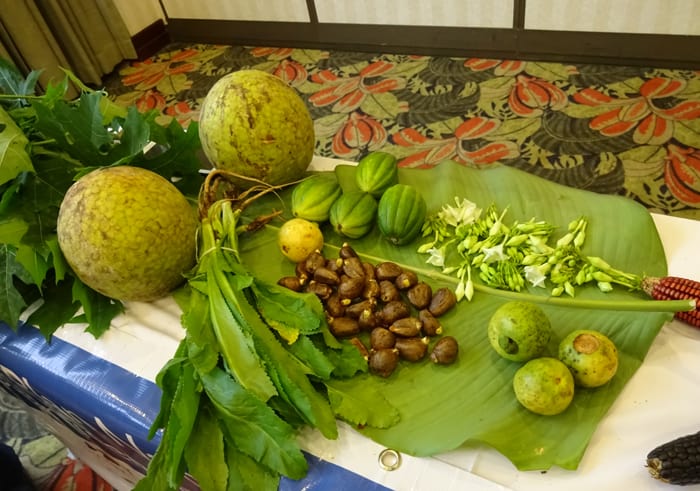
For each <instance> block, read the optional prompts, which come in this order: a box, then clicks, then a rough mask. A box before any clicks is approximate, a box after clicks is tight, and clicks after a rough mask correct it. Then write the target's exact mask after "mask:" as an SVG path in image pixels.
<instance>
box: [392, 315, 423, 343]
mask: <svg viewBox="0 0 700 491" xmlns="http://www.w3.org/2000/svg"><path fill="white" fill-rule="evenodd" d="M420 329H421V321H420V319H418V318H417V317H404V318H403V319H398V320H396V321H394V322H392V324H391V325H390V326H389V330H390V331H391V332H393V333H394V334H396V335H397V336H401V337H404V338H412V337H415V336H420Z"/></svg>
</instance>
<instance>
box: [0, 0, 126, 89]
mask: <svg viewBox="0 0 700 491" xmlns="http://www.w3.org/2000/svg"><path fill="white" fill-rule="evenodd" d="M0 56H3V57H4V58H6V59H9V60H10V61H11V62H13V63H14V64H15V65H16V66H17V68H19V70H20V71H22V72H23V73H25V74H26V73H28V72H29V71H30V70H32V69H35V70H43V71H42V74H41V76H40V77H39V84H40V85H41V86H42V87H46V86H47V84H48V83H49V81H51V80H55V81H58V80H61V79H63V77H64V74H63V72H62V71H61V68H66V69H69V70H71V71H72V72H73V73H75V74H76V75H77V77H78V78H79V79H80V80H82V81H83V82H85V83H86V84H89V85H93V86H97V87H99V86H100V85H101V84H102V77H103V76H104V75H105V74H108V73H110V72H111V71H112V70H113V69H114V68H115V67H116V66H117V64H119V63H120V62H121V61H123V60H125V59H134V58H136V50H135V49H134V46H133V44H132V43H131V36H130V34H129V31H128V29H127V27H126V25H125V24H124V21H123V19H122V18H121V14H120V13H119V10H118V9H117V7H116V5H115V4H114V1H113V0H21V1H18V0H0ZM69 95H77V93H73V94H69Z"/></svg>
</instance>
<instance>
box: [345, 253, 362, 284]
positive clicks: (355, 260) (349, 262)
mask: <svg viewBox="0 0 700 491" xmlns="http://www.w3.org/2000/svg"><path fill="white" fill-rule="evenodd" d="M343 273H345V274H346V275H348V276H349V277H350V278H362V279H364V277H365V268H364V267H363V266H362V261H360V258H359V257H357V256H354V257H349V258H347V259H343Z"/></svg>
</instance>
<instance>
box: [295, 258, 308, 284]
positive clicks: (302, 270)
mask: <svg viewBox="0 0 700 491" xmlns="http://www.w3.org/2000/svg"><path fill="white" fill-rule="evenodd" d="M294 274H295V275H296V276H297V278H299V283H301V284H302V285H303V284H305V283H306V282H307V281H309V276H310V275H309V272H308V271H307V270H306V261H301V262H298V263H297V264H296V266H294Z"/></svg>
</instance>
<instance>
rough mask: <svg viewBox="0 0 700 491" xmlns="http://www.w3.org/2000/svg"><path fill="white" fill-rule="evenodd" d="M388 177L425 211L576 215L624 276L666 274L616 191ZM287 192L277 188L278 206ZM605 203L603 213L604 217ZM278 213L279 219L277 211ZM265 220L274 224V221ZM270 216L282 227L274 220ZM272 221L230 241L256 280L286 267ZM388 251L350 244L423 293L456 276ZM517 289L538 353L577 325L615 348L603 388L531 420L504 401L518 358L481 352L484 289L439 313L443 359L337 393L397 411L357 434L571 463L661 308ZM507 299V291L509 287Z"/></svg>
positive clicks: (596, 250)
mask: <svg viewBox="0 0 700 491" xmlns="http://www.w3.org/2000/svg"><path fill="white" fill-rule="evenodd" d="M336 175H337V176H338V177H339V179H340V180H341V181H343V182H346V181H348V180H353V179H354V168H353V167H352V166H341V167H339V168H337V169H336ZM399 180H400V182H404V183H406V184H410V185H413V186H415V187H417V188H418V189H419V190H420V191H422V192H423V196H424V197H425V199H426V201H427V203H428V210H429V212H436V211H437V210H439V209H440V207H442V206H443V205H444V204H447V203H453V198H454V197H455V196H460V197H463V198H468V199H469V200H471V201H474V202H475V203H477V205H478V206H480V207H482V208H486V207H488V206H489V205H490V204H492V203H493V204H494V205H496V206H497V207H498V208H499V209H506V208H507V209H508V215H507V217H508V219H509V220H520V221H527V220H529V219H530V218H533V217H537V218H538V219H541V220H546V221H547V222H549V223H552V224H555V225H558V226H560V227H561V229H562V230H561V231H560V232H559V233H560V234H561V235H563V232H564V231H565V230H566V226H567V224H568V223H569V222H571V221H572V220H574V219H578V218H580V217H581V216H585V217H587V218H588V220H589V226H588V231H587V239H586V243H585V244H584V253H586V254H589V255H595V256H599V257H602V258H604V259H605V260H606V261H607V262H608V263H610V264H611V265H613V266H614V267H615V268H618V269H621V270H624V271H628V272H631V273H636V274H647V275H651V276H664V275H665V274H666V273H667V269H666V259H665V255H664V249H663V245H662V243H661V240H660V238H659V235H658V232H657V230H656V227H655V225H654V221H653V219H652V217H651V215H650V214H649V212H648V211H647V210H646V209H645V208H644V207H643V206H641V205H640V204H638V203H636V202H634V201H633V200H631V199H627V198H624V197H621V196H612V195H600V194H595V193H591V192H586V191H583V190H580V189H575V188H569V187H566V186H562V185H559V184H555V183H553V182H550V181H546V180H544V179H541V178H538V177H537V176H534V175H532V174H529V173H526V172H523V171H518V170H516V169H512V168H508V167H506V166H499V165H494V166H490V167H488V168H485V169H481V170H480V169H473V168H468V167H464V166H460V165H458V164H456V163H454V162H444V163H442V164H441V165H439V166H437V167H435V168H433V169H430V170H417V169H416V170H413V169H401V170H400V174H399ZM290 194H291V191H289V192H285V193H282V195H281V196H282V197H283V198H284V200H285V204H288V203H289V201H288V199H289V196H290ZM273 206H274V207H275V208H276V209H280V208H281V206H280V204H279V201H273V200H272V199H270V200H263V201H260V202H256V203H254V204H253V205H252V206H251V207H250V208H249V209H248V210H247V212H246V217H252V216H256V215H259V214H262V213H263V212H265V211H268V212H269V208H270V207H273ZM610 210H615V213H611V212H610ZM290 215H291V214H289V213H288V212H287V214H284V215H283V216H282V218H283V219H285V218H289V217H290ZM276 223H277V222H276ZM278 223H282V220H280V221H279V222H278ZM277 231H278V228H277V226H276V225H274V224H272V225H268V226H267V227H266V228H265V229H264V230H260V231H259V232H256V233H255V234H247V235H246V236H245V237H243V238H242V240H241V242H240V247H239V249H240V253H241V257H242V259H243V261H244V263H245V264H246V267H247V268H248V269H249V270H250V271H251V272H252V273H253V274H254V275H255V276H256V278H257V279H259V280H260V281H270V282H275V281H277V280H278V279H279V278H280V277H282V276H287V275H289V274H292V268H293V267H292V266H291V265H290V264H289V263H288V262H285V261H284V260H281V259H280V260H279V261H274V260H270V258H273V257H279V251H278V247H277V243H276V235H277ZM323 231H324V237H325V239H326V245H325V246H324V253H325V254H326V256H327V257H336V256H337V254H338V250H339V248H340V246H341V245H342V243H343V242H344V241H346V240H347V239H344V238H343V237H340V236H338V235H337V234H336V233H335V232H334V231H333V230H332V227H330V226H327V225H326V226H324V229H323ZM422 242H423V241H422V240H421V239H417V240H416V241H414V242H413V243H411V244H407V245H404V246H401V247H396V246H393V245H392V244H390V243H389V242H388V241H386V240H384V239H382V237H381V236H380V234H379V232H378V231H377V230H374V231H372V232H371V233H370V234H368V235H367V236H365V237H363V238H362V239H359V240H356V241H352V246H353V248H354V249H355V250H356V251H358V252H359V253H360V254H361V256H362V257H363V259H365V260H368V261H370V262H372V263H374V264H376V263H378V262H380V261H383V260H392V261H395V262H398V263H400V264H402V265H404V266H405V267H409V268H411V269H413V270H414V271H416V272H417V273H418V275H419V276H420V277H421V278H424V279H425V280H426V281H427V282H429V283H430V284H431V285H432V286H433V287H434V288H435V287H439V286H448V287H451V288H455V286H456V280H455V279H453V278H448V277H445V276H443V275H440V274H439V273H440V272H439V270H437V269H435V268H433V267H432V266H429V265H427V264H426V263H425V260H426V259H427V257H426V256H425V255H419V254H417V253H416V249H417V247H418V246H419V245H420V244H421V243H422ZM527 294H528V295H532V296H534V297H533V298H536V299H538V300H539V301H541V305H542V307H543V309H544V310H545V312H546V313H547V314H548V316H549V317H550V319H551V322H552V327H553V329H554V336H553V339H552V342H551V344H550V346H549V347H548V351H547V352H548V353H551V354H555V353H556V348H557V342H558V341H559V340H560V339H562V338H563V337H564V336H565V335H566V334H568V333H569V332H570V330H571V329H573V328H580V327H588V328H592V329H597V330H600V331H601V332H603V333H605V334H606V335H608V336H609V337H610V338H611V339H612V340H613V341H614V342H615V344H616V345H617V347H618V350H619V352H620V367H619V371H618V373H617V375H616V376H615V378H614V379H613V381H612V383H610V384H608V385H606V386H604V387H601V388H599V389H597V390H594V391H579V393H577V395H576V396H575V397H574V401H573V403H572V405H571V406H570V408H569V409H568V410H567V411H565V412H564V413H562V414H560V415H557V416H553V417H547V418H543V417H541V416H538V415H535V414H533V413H530V412H529V411H527V410H526V409H524V408H523V407H522V406H520V404H519V403H518V402H517V401H516V400H515V398H514V396H513V392H512V377H513V374H514V373H515V371H516V370H517V368H518V366H519V365H518V364H516V363H511V362H508V361H507V360H504V359H501V358H500V357H499V356H498V355H497V354H496V353H495V352H494V351H493V350H492V348H491V347H490V344H489V341H488V338H487V333H486V326H487V325H488V321H489V319H490V317H491V315H492V313H493V312H494V311H495V310H496V309H497V308H498V307H499V306H500V305H502V304H503V303H504V302H505V301H507V300H510V299H511V298H512V297H511V298H507V297H504V296H501V295H504V293H501V292H494V294H487V293H483V292H481V291H477V292H476V294H475V297H474V299H473V300H472V301H471V302H466V301H463V302H461V303H459V304H458V305H457V306H456V307H455V308H454V309H452V310H451V311H450V312H448V313H447V314H445V315H444V316H443V317H442V318H441V322H442V325H443V329H444V331H445V334H449V335H452V336H454V337H455V338H456V339H457V341H458V343H459V346H460V356H459V358H458V359H457V361H456V362H455V363H454V364H453V365H450V366H439V365H435V364H432V363H410V364H409V363H401V364H400V366H399V368H398V370H397V371H395V372H394V374H393V375H392V376H391V378H390V379H389V380H383V379H382V380H380V379H381V377H366V378H365V377H355V378H353V379H351V380H350V381H348V386H347V390H346V391H345V392H346V393H353V394H357V397H358V398H359V397H360V394H361V393H362V392H364V391H367V390H376V391H379V392H380V393H381V394H382V395H383V396H384V397H385V398H386V400H387V401H388V402H389V403H390V404H391V405H392V406H394V407H396V408H397V410H398V411H399V412H400V414H401V421H399V423H397V424H396V425H394V426H392V427H390V428H386V429H377V428H371V427H368V428H365V429H363V430H361V431H362V432H363V433H364V434H365V435H367V436H368V437H370V438H372V439H373V440H375V441H377V442H379V443H380V444H381V445H384V446H387V447H391V448H395V449H396V450H398V451H403V452H407V453H409V454H412V455H421V456H426V455H435V454H439V453H442V452H447V451H450V450H453V449H456V448H459V447H461V446H466V447H469V446H472V445H475V444H476V443H477V442H479V443H481V444H485V445H489V446H492V447H493V448H495V449H496V450H498V451H499V452H501V453H502V454H503V455H504V456H506V457H507V458H508V459H510V460H511V461H512V462H513V463H514V465H515V466H516V467H518V468H519V469H548V468H550V467H551V466H555V465H556V466H560V467H563V468H565V469H575V468H576V467H577V466H578V464H579V462H580V460H581V458H582V456H583V454H584V452H585V450H586V447H587V445H588V442H589V441H590V438H591V436H592V435H593V433H594V431H595V430H596V428H597V427H598V424H599V423H600V421H601V419H602V418H603V416H604V415H605V413H606V411H607V410H608V408H610V406H611V405H612V404H613V403H614V402H615V400H616V398H617V397H618V396H619V394H620V393H621V392H622V390H623V389H624V387H625V384H626V383H627V382H628V381H629V380H630V378H631V377H632V375H633V374H634V373H635V371H636V370H637V369H638V368H639V366H640V364H641V363H642V361H643V360H644V357H645V355H646V353H647V351H648V349H649V347H650V346H651V344H652V342H653V341H654V339H655V337H656V335H657V334H658V332H659V330H660V329H661V326H662V325H663V324H664V323H665V322H666V321H668V320H670V319H671V314H669V313H659V312H636V311H617V310H590V309H588V308H577V307H576V305H577V302H579V301H580V300H597V301H600V302H606V301H631V302H637V303H638V304H640V305H646V303H647V302H649V299H648V297H646V296H645V295H644V294H643V293H640V292H629V291H626V290H624V289H614V290H613V291H612V292H610V293H607V294H606V293H602V292H600V291H599V290H598V289H597V288H596V287H595V286H591V287H585V288H581V289H580V291H579V290H577V297H576V298H574V299H571V302H570V303H569V304H568V305H566V306H555V305H554V304H553V303H550V302H549V299H550V297H549V296H548V292H547V291H544V290H542V289H538V288H528V291H527ZM512 295H514V296H516V297H517V296H518V295H519V294H512Z"/></svg>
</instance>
